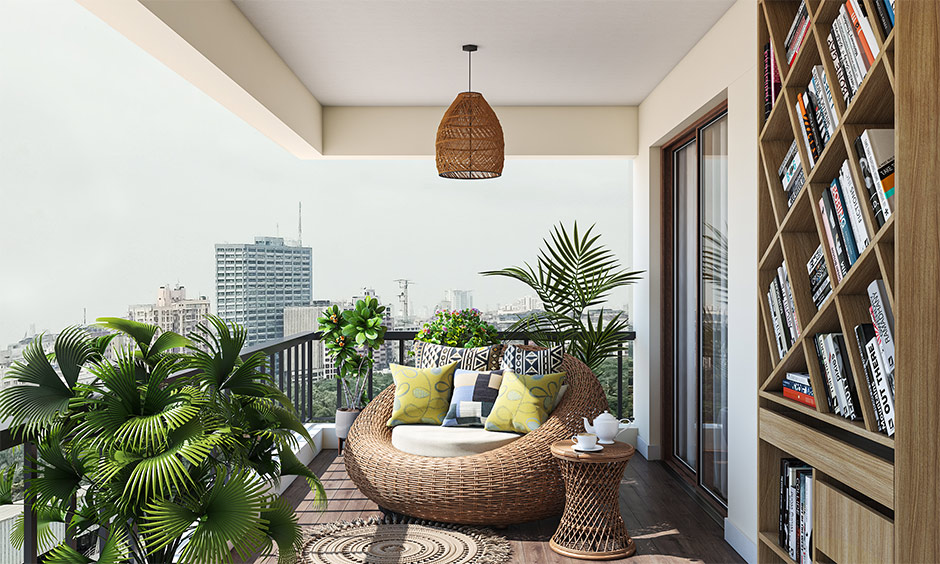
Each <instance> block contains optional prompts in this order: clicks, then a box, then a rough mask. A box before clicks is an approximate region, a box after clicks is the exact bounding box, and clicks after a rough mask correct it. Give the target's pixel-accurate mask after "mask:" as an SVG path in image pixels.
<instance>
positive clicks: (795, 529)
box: [778, 458, 813, 564]
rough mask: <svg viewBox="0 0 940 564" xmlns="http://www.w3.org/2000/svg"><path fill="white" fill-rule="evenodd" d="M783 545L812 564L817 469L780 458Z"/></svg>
mask: <svg viewBox="0 0 940 564" xmlns="http://www.w3.org/2000/svg"><path fill="white" fill-rule="evenodd" d="M778 528H779V533H780V546H781V547H782V548H784V549H786V551H787V552H788V553H789V555H790V558H792V559H793V560H794V561H795V562H798V563H799V564H810V563H811V562H812V561H813V560H812V555H813V551H812V546H813V542H812V539H813V468H812V467H811V466H809V465H808V464H806V463H804V462H802V461H801V460H799V459H796V458H781V459H780V520H779V523H778Z"/></svg>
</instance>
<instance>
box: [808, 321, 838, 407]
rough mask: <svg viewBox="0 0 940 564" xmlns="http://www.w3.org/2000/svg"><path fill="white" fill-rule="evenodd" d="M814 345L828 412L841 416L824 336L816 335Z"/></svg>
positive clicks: (821, 334)
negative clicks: (823, 382) (824, 386)
mask: <svg viewBox="0 0 940 564" xmlns="http://www.w3.org/2000/svg"><path fill="white" fill-rule="evenodd" d="M813 344H814V345H816V359H817V360H818V361H819V371H820V372H821V373H822V375H823V380H825V382H826V404H827V405H828V406H829V411H831V412H832V413H835V414H836V415H842V404H841V403H840V401H839V394H838V391H837V390H836V384H835V381H834V380H833V379H832V372H831V371H830V370H829V361H828V358H829V354H828V353H827V352H826V334H825V333H818V334H817V335H816V336H815V338H814V339H813Z"/></svg>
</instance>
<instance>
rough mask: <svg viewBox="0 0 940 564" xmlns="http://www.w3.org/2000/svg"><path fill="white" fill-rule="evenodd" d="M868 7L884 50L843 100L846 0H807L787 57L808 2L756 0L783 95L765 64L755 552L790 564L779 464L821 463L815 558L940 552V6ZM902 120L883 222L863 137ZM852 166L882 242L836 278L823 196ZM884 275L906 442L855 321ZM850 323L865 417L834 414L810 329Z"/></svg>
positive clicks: (916, 558) (816, 468)
mask: <svg viewBox="0 0 940 564" xmlns="http://www.w3.org/2000/svg"><path fill="white" fill-rule="evenodd" d="M856 1H857V2H858V3H859V4H861V5H862V7H863V8H864V9H865V11H866V12H867V14H868V16H869V21H870V22H871V27H872V30H873V31H874V36H875V40H876V41H877V44H878V47H879V54H878V55H877V57H876V58H875V60H874V63H872V64H871V67H870V69H869V70H868V72H867V73H866V74H865V76H864V78H863V79H862V80H861V82H860V84H859V86H858V89H857V91H856V93H855V95H854V96H853V97H852V99H851V100H850V101H849V102H846V101H845V100H844V99H843V97H842V94H841V90H840V86H839V84H838V80H837V78H836V77H837V71H836V68H835V63H834V62H833V59H832V56H831V55H830V50H829V46H828V44H827V36H828V34H829V32H830V30H831V28H832V26H833V22H834V21H835V20H836V18H837V17H838V16H839V12H840V7H841V6H842V5H843V4H844V3H845V0H806V1H805V3H806V8H807V10H808V13H809V19H810V24H809V28H808V31H807V33H806V38H805V39H804V41H803V43H802V46H801V47H800V50H799V51H798V53H797V54H796V56H795V58H794V59H793V62H792V65H791V64H787V60H786V58H787V56H786V49H785V47H784V43H785V38H786V35H787V33H788V31H789V29H790V26H791V24H792V23H793V21H794V17H795V16H796V14H797V10H798V8H799V6H800V0H758V21H757V25H758V33H757V38H758V68H759V69H762V68H764V45H766V44H768V43H769V44H770V45H771V46H772V49H773V53H774V56H775V59H776V64H777V67H778V68H779V69H780V80H781V88H780V93H779V95H778V97H777V99H776V101H775V103H774V104H773V107H772V108H771V110H770V112H769V113H768V114H766V115H765V107H764V75H763V73H758V74H759V79H758V82H759V88H758V96H759V104H758V106H759V115H758V132H757V142H758V147H759V151H758V160H759V162H758V178H757V182H756V183H755V186H756V189H757V190H758V191H759V204H758V214H759V218H758V226H759V227H758V243H759V246H760V248H759V254H758V280H757V283H758V285H759V287H758V290H759V292H758V296H759V302H760V303H759V304H758V316H759V319H758V333H759V335H758V338H759V341H758V345H759V350H758V365H757V370H758V410H759V414H758V435H759V441H758V560H759V561H760V562H774V563H776V562H784V563H788V562H793V560H792V559H791V558H790V556H789V554H788V553H787V550H786V548H783V547H781V546H780V544H779V533H778V519H779V518H780V498H779V495H780V462H781V459H783V458H798V459H800V460H802V461H803V462H805V463H807V464H809V465H810V466H812V468H813V470H812V480H813V490H812V495H813V500H812V501H813V545H814V546H813V549H812V554H811V555H812V560H813V562H823V563H829V562H835V563H838V564H843V563H846V564H847V563H852V562H940V535H938V534H937V530H940V467H938V466H937V462H936V461H937V460H938V459H940V436H938V433H940V187H938V183H940V180H938V178H940V126H938V125H937V123H938V119H940V118H938V117H937V116H938V112H940V96H938V95H937V89H938V88H940V86H938V85H940V66H938V65H937V64H936V61H937V60H938V59H940V2H937V1H935V0H896V9H897V12H898V15H897V18H896V21H895V22H894V27H893V29H892V30H891V31H890V33H888V34H887V35H886V34H885V32H884V30H883V29H882V28H881V26H880V25H879V24H878V19H877V18H878V16H877V12H876V10H875V8H876V6H875V2H880V1H881V0H856ZM817 65H821V66H822V67H823V69H824V71H825V76H826V80H827V81H828V86H829V89H830V90H831V92H832V96H833V105H834V108H835V114H836V116H837V117H838V126H837V127H836V128H835V131H834V133H833V135H832V137H831V139H830V140H829V141H828V143H826V145H825V146H824V147H822V148H821V150H820V152H819V156H818V158H817V159H816V162H815V165H814V166H810V159H809V155H808V153H807V148H806V146H805V144H804V142H803V138H802V128H803V122H802V118H801V116H800V115H799V114H798V112H797V110H796V108H795V106H796V104H797V100H796V97H797V95H798V94H799V93H800V92H802V91H804V90H806V88H807V84H808V83H809V82H810V80H811V78H812V75H813V68H814V67H816V66H817ZM879 128H893V129H894V130H895V136H894V139H895V169H896V173H895V178H896V185H897V186H898V188H897V190H898V192H899V194H900V195H898V196H895V198H894V199H895V200H896V201H894V202H893V204H892V205H893V208H892V214H891V216H890V217H889V218H888V219H887V220H886V221H885V223H884V224H883V225H882V226H881V227H878V223H877V221H876V218H875V213H874V212H873V210H872V207H871V205H869V204H868V194H867V193H866V190H865V182H864V176H863V172H862V169H861V166H860V164H859V160H858V158H857V155H856V152H855V146H854V142H855V139H856V138H858V137H859V136H860V135H861V134H862V132H863V131H865V130H866V129H879ZM794 140H796V144H797V151H798V155H799V157H800V161H801V166H802V167H803V174H804V175H805V181H806V182H805V185H804V186H803V188H802V189H801V191H800V192H799V194H798V195H797V196H796V198H795V200H794V201H793V203H792V205H788V202H787V193H786V191H785V190H784V189H783V187H782V185H781V181H780V177H779V176H778V168H779V167H780V165H781V163H782V162H783V161H784V158H785V156H786V154H787V151H788V149H789V147H790V145H791V144H792V143H793V142H794ZM846 161H847V162H848V168H849V173H850V176H851V179H852V181H853V183H854V185H855V187H856V190H857V192H858V194H857V196H858V198H859V200H860V202H861V203H862V205H861V208H862V216H863V217H862V220H863V221H864V224H865V226H866V227H867V230H868V233H869V235H870V239H871V242H870V244H869V245H868V246H867V247H865V248H864V249H863V250H861V249H860V252H859V256H858V258H857V260H856V261H855V262H854V263H853V264H852V265H851V267H850V268H849V270H848V272H847V273H846V274H845V276H844V277H843V278H842V280H841V281H838V283H837V278H836V275H835V273H836V264H837V263H835V262H834V261H835V260H836V257H833V256H832V254H831V253H830V251H829V246H828V243H827V235H826V231H825V227H824V225H825V223H824V221H825V220H824V217H823V213H822V212H821V211H820V209H819V205H818V202H819V200H820V199H821V197H822V195H823V193H824V192H825V191H827V190H829V186H830V183H831V182H832V180H833V179H834V178H836V177H838V176H839V171H840V169H841V167H842V163H843V162H846ZM819 245H822V246H823V251H824V255H825V263H826V266H827V270H828V272H829V276H830V280H831V283H832V294H831V295H830V296H829V297H828V298H827V299H826V300H825V301H824V302H823V303H822V304H821V305H820V306H819V307H818V308H817V307H816V305H815V304H814V301H813V295H812V287H811V283H810V280H809V277H808V276H807V269H806V264H807V262H808V261H809V259H810V257H811V256H812V254H813V253H814V251H815V250H816V248H817V247H818V246H819ZM784 262H785V263H786V266H787V273H788V277H789V283H790V286H791V290H792V293H793V303H794V304H795V312H794V317H795V319H796V321H797V322H798V324H799V328H800V334H799V337H798V338H796V339H795V344H794V345H793V346H792V347H790V348H789V349H788V350H787V351H786V353H785V354H784V355H783V358H781V357H780V354H779V351H778V345H777V341H776V339H775V331H774V323H773V320H772V311H771V310H772V306H771V305H770V304H769V303H768V301H767V298H766V294H767V291H768V287H769V285H770V284H771V281H772V280H773V279H774V278H775V277H777V268H778V267H779V266H780V265H781V264H782V263H784ZM878 279H881V280H884V284H885V287H886V289H887V301H888V303H889V304H890V307H891V310H892V311H893V313H894V318H895V330H894V336H895V343H896V345H895V346H896V351H895V358H896V368H895V372H894V374H895V378H896V384H895V411H896V416H895V424H896V430H895V433H894V436H888V435H887V434H886V433H884V432H879V430H878V420H877V417H876V412H875V409H876V406H874V405H873V402H872V400H871V397H870V394H869V393H868V384H867V381H866V377H865V371H864V365H863V358H862V355H861V354H860V352H859V347H858V342H857V338H856V336H855V332H854V328H855V326H856V325H859V324H861V323H871V315H870V313H869V306H870V301H869V298H868V292H867V288H868V285H869V284H870V283H871V282H872V281H874V280H878ZM818 333H842V335H843V336H844V339H845V348H846V353H847V354H846V356H847V361H848V368H849V369H850V370H851V373H852V379H853V381H854V384H855V387H856V389H857V391H858V402H859V407H860V417H859V418H858V419H857V420H854V421H853V420H849V419H846V418H844V417H842V416H840V415H838V414H836V413H832V412H831V411H830V409H829V406H828V404H827V402H826V399H825V391H824V390H825V386H826V383H825V375H824V374H823V373H822V372H823V370H822V368H821V367H820V365H819V361H818V359H817V354H816V346H815V342H814V338H813V336H814V335H816V334H818ZM788 372H801V373H808V374H809V379H810V383H811V384H812V388H813V391H814V395H815V399H816V407H815V408H813V407H811V406H809V405H805V404H803V403H799V402H797V401H795V400H792V399H790V398H788V397H785V396H784V394H783V390H782V384H783V380H784V377H785V376H786V374H787V373H788Z"/></svg>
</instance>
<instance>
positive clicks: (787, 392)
mask: <svg viewBox="0 0 940 564" xmlns="http://www.w3.org/2000/svg"><path fill="white" fill-rule="evenodd" d="M783 397H785V398H789V399H792V400H794V401H797V402H800V403H802V404H803V405H807V406H809V407H812V408H814V409H815V408H816V398H814V397H813V396H811V395H809V394H805V393H803V392H798V391H796V390H794V389H793V388H790V387H787V386H786V385H784V386H783Z"/></svg>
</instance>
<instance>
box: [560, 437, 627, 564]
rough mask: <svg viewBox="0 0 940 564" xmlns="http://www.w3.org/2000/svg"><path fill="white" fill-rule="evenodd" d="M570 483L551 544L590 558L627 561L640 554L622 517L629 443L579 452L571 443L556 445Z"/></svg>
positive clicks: (568, 552)
mask: <svg viewBox="0 0 940 564" xmlns="http://www.w3.org/2000/svg"><path fill="white" fill-rule="evenodd" d="M551 450H552V454H553V455H554V456H555V458H557V459H558V464H559V465H560V466H561V475H562V479H563V480H564V483H565V512H564V514H562V516H561V522H560V523H559V524H558V529H557V530H556V531H555V534H554V535H553V536H552V539H551V541H549V547H551V549H552V550H554V551H555V552H557V553H559V554H562V555H564V556H569V557H572V558H581V559H586V560H612V559H614V558H625V557H627V556H632V555H633V554H634V553H635V552H636V545H635V544H634V543H633V539H631V538H630V535H629V534H628V533H627V527H626V525H624V522H623V517H622V516H621V514H620V497H619V496H620V481H621V479H622V478H623V472H624V470H626V469H627V462H629V460H630V458H631V457H632V456H633V453H634V448H633V447H632V446H630V445H628V444H624V443H614V444H612V445H606V446H604V450H602V451H600V452H597V453H578V452H576V451H574V450H573V449H572V444H571V441H570V440H568V441H559V442H557V443H555V444H553V445H552V448H551Z"/></svg>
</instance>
